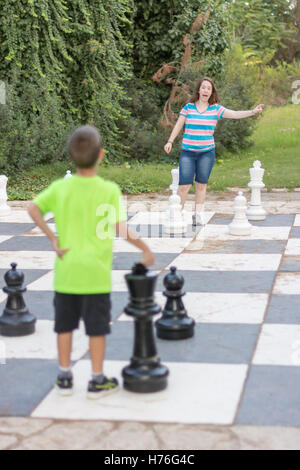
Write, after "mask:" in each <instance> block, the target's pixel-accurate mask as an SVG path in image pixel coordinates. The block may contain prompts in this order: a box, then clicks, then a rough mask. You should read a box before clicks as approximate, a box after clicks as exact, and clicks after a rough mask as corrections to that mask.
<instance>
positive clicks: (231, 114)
mask: <svg viewBox="0 0 300 470" xmlns="http://www.w3.org/2000/svg"><path fill="white" fill-rule="evenodd" d="M263 108H264V104H259V105H258V106H256V108H254V109H251V110H249V111H233V110H231V109H226V110H225V111H224V113H223V118H227V119H243V118H247V117H250V116H255V114H260V113H262V111H263Z"/></svg>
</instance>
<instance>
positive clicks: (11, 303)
mask: <svg viewBox="0 0 300 470" xmlns="http://www.w3.org/2000/svg"><path fill="white" fill-rule="evenodd" d="M11 267H12V269H10V270H9V271H7V273H6V274H5V276H4V279H5V282H6V284H7V287H4V288H3V291H4V292H5V293H6V294H8V299H7V303H6V307H5V309H4V312H3V315H2V317H0V335H2V336H26V335H31V334H32V333H34V332H35V322H36V318H35V317H34V316H33V315H31V313H29V311H28V309H27V308H26V305H25V302H24V299H23V294H24V292H26V290H27V289H26V288H25V287H22V285H23V282H24V274H23V273H22V272H21V271H19V270H17V269H16V267H17V264H16V263H12V264H11Z"/></svg>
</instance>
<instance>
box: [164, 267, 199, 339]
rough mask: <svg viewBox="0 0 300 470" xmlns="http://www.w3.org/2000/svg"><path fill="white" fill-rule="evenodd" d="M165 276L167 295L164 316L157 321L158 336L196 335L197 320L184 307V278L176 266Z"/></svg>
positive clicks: (167, 337)
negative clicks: (189, 315)
mask: <svg viewBox="0 0 300 470" xmlns="http://www.w3.org/2000/svg"><path fill="white" fill-rule="evenodd" d="M170 271H171V272H170V273H168V274H167V275H166V276H165V278H164V286H165V287H166V290H165V292H164V296H166V297H167V302H166V305H165V308H164V310H163V312H162V317H161V318H159V319H158V320H157V321H156V322H155V327H156V332H157V336H158V338H162V339H174V340H176V339H186V338H191V337H192V336H193V335H194V328H195V321H194V320H193V319H192V318H190V317H188V315H187V311H186V309H185V308H184V305H183V302H182V297H183V296H184V295H185V292H183V291H182V287H183V284H184V278H183V276H181V275H180V274H178V273H177V272H176V267H175V266H172V267H171V269H170Z"/></svg>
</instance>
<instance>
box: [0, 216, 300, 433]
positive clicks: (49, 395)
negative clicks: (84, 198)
mask: <svg viewBox="0 0 300 470" xmlns="http://www.w3.org/2000/svg"><path fill="white" fill-rule="evenodd" d="M161 217H162V214H160V213H149V212H148V213H147V212H139V213H136V214H130V220H129V223H130V225H131V226H134V228H136V230H137V232H138V233H139V234H140V236H142V237H143V238H144V239H146V240H147V242H148V244H149V246H150V247H151V248H152V250H153V252H154V253H155V255H156V262H155V265H154V266H153V267H152V268H151V269H152V270H153V271H155V272H157V273H158V281H157V287H156V297H155V299H156V302H157V303H158V304H160V305H161V306H162V307H163V306H164V303H165V297H164V296H163V291H164V286H163V278H164V276H165V275H166V274H167V273H168V272H169V268H170V266H176V267H177V269H178V272H179V273H180V274H182V275H183V276H184V279H185V285H184V289H185V291H186V295H185V296H184V297H183V301H184V303H185V306H186V309H187V311H188V315H189V316H191V317H192V318H194V319H195V321H196V327H195V335H194V337H193V338H191V339H187V340H180V341H167V340H162V339H157V342H156V345H157V350H158V354H159V357H160V358H161V362H162V363H163V364H165V365H166V366H167V367H168V368H169V371H170V375H169V379H168V387H167V389H166V390H164V391H162V392H157V393H152V394H136V393H132V392H129V391H126V390H124V389H123V388H121V390H120V391H119V392H117V393H115V394H114V395H110V396H107V397H103V398H102V399H99V400H98V401H96V402H94V401H89V400H87V399H86V387H87V382H88V380H89V377H90V372H91V370H90V361H89V356H88V339H87V338H86V336H85V334H84V330H83V328H80V329H79V330H78V331H76V333H75V335H74V350H73V355H72V361H73V372H74V378H75V390H74V394H73V396H72V397H60V396H58V395H57V392H56V391H55V390H54V388H53V384H54V382H55V380H56V376H57V359H56V357H57V352H56V335H55V334H54V332H53V313H54V312H53V305H52V302H53V292H52V280H53V263H54V253H53V252H52V251H51V246H50V243H49V242H48V240H47V238H46V237H44V236H42V234H41V233H40V231H39V230H38V229H37V228H35V226H34V224H33V223H32V222H31V221H30V219H29V217H28V215H27V213H26V212H25V211H21V210H15V211H14V212H12V213H11V215H10V216H8V217H5V218H4V217H2V218H1V220H0V251H1V257H0V279H1V281H0V287H1V288H3V287H4V284H5V283H4V280H3V275H4V273H5V272H6V271H7V270H8V269H9V268H10V264H11V263H12V262H16V263H18V268H19V269H21V270H22V271H23V272H24V274H25V283H26V286H27V289H28V290H27V293H26V294H25V301H26V304H27V307H28V308H29V310H30V312H31V313H33V314H34V315H35V316H36V317H37V324H36V333H35V334H34V335H31V336H27V337H21V338H6V337H3V336H2V337H0V351H1V354H2V357H1V355H0V383H1V393H0V416H32V417H47V418H57V419H68V420H73V419H76V420H78V419H79V420H80V419H84V420H86V419H91V420H117V421H122V420H133V421H141V422H157V423H206V424H223V425H224V424H225V425H231V424H255V425H280V426H300V406H299V403H300V399H299V397H300V395H299V390H300V367H299V365H300V214H299V215H268V216H267V218H266V220H265V221H261V222H252V224H253V229H252V234H251V235H250V236H243V237H236V236H231V235H229V233H228V224H229V223H230V222H231V218H225V217H224V216H222V215H221V214H212V213H208V214H207V221H208V224H207V225H206V226H205V227H204V228H201V227H197V229H196V228H193V227H192V225H191V220H190V224H189V226H188V231H187V232H186V234H185V235H184V236H180V235H176V236H169V235H167V234H166V233H165V232H164V226H163V224H162V219H161ZM226 217H227V216H226ZM50 224H53V225H52V227H53V228H54V229H55V226H54V221H51V220H50ZM140 259H141V255H140V253H138V251H137V250H136V249H135V248H134V247H132V246H131V245H129V244H128V243H127V242H126V241H124V240H121V239H119V238H117V239H116V240H115V243H114V266H113V273H112V277H113V292H112V302H113V310H112V318H113V325H112V334H111V335H109V336H108V341H107V352H106V361H105V370H104V372H105V373H106V374H107V375H114V376H116V377H118V378H119V379H120V382H121V383H122V378H121V370H122V368H123V367H124V366H126V365H127V364H128V363H129V361H130V357H131V355H132V351H133V321H132V320H131V318H129V317H128V316H127V315H125V314H124V313H123V309H124V307H125V306H126V305H127V303H128V293H127V288H126V284H125V280H124V274H125V273H127V272H129V271H130V269H131V267H132V265H133V263H134V262H136V261H138V260H140ZM5 301H6V295H5V294H4V293H3V291H2V290H1V291H0V315H1V314H2V312H3V309H4V307H5ZM157 318H158V317H157Z"/></svg>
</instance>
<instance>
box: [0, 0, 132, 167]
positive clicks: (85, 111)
mask: <svg viewBox="0 0 300 470" xmlns="http://www.w3.org/2000/svg"><path fill="white" fill-rule="evenodd" d="M128 5H129V0H19V1H8V0H0V51H1V57H2V58H3V59H2V62H1V66H0V77H1V80H3V81H5V83H6V85H7V86H9V85H10V86H12V87H13V89H14V94H15V96H16V99H19V100H23V99H24V98H25V97H26V95H27V93H28V90H29V89H30V87H31V85H34V86H35V84H36V83H39V85H40V86H41V88H42V90H43V95H42V96H38V98H36V95H35V94H34V97H33V100H32V101H31V102H30V103H27V102H26V106H23V112H24V119H27V120H28V123H29V125H30V126H32V125H33V122H35V121H36V120H37V119H38V118H40V116H43V115H44V114H45V109H47V107H49V102H48V97H50V96H51V100H52V104H53V102H54V101H53V100H57V103H58V107H59V109H63V113H64V116H65V117H64V118H63V116H61V119H62V120H63V119H65V120H70V119H71V118H70V117H68V116H72V120H74V121H76V122H77V123H78V124H79V123H87V122H89V123H93V124H95V125H97V126H98V127H99V128H100V130H101V132H102V134H103V140H104V143H105V145H106V146H107V147H108V148H109V150H110V151H111V152H112V153H113V154H114V155H115V156H118V152H119V151H120V149H119V145H118V129H117V126H116V121H117V120H118V119H120V117H121V116H123V117H125V116H126V115H127V113H126V111H124V109H123V107H122V106H121V105H120V101H121V100H122V101H123V102H124V99H125V98H124V95H125V92H124V90H123V88H122V85H121V83H122V81H123V80H124V79H128V77H129V76H130V66H129V63H128V61H127V59H126V58H125V55H126V54H127V55H128V50H129V44H128V43H127V42H126V41H125V40H124V38H123V36H122V34H121V31H120V27H121V26H122V27H124V25H125V24H126V25H128V23H129V20H128V13H129V12H130V8H129V6H128ZM43 96H44V100H43V99H42V98H43ZM61 103H62V105H63V106H62V108H60V106H61ZM51 106H52V105H51ZM54 108H55V106H54ZM49 116H50V114H49ZM22 119H23V117H22ZM61 119H60V120H61ZM49 123H50V121H49ZM54 128H55V125H54ZM51 132H52V130H51V129H50V127H49V133H51ZM53 132H54V133H55V132H56V130H53ZM43 141H44V139H43ZM43 152H44V150H43V149H42V153H43ZM24 159H26V160H28V158H27V156H26V157H25V156H24Z"/></svg>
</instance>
